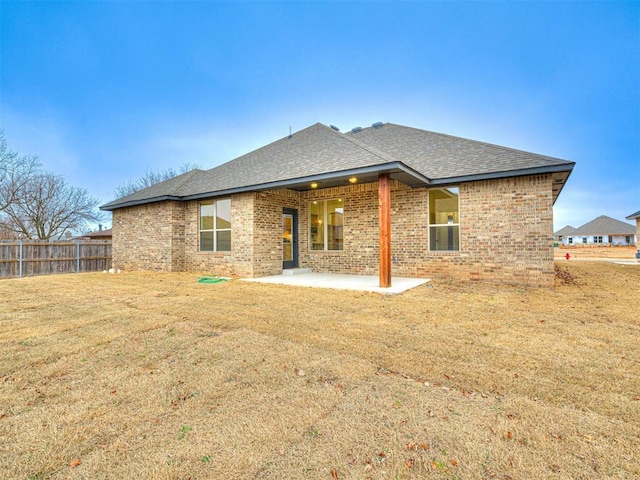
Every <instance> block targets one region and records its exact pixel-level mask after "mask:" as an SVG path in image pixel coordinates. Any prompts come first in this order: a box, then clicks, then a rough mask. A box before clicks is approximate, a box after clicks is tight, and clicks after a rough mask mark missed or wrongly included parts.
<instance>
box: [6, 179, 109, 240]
mask: <svg viewBox="0 0 640 480" xmlns="http://www.w3.org/2000/svg"><path fill="white" fill-rule="evenodd" d="M16 196H17V200H16V201H14V202H12V203H11V204H9V205H8V206H7V207H6V208H5V210H4V212H2V216H1V217H0V229H2V228H4V229H5V230H7V231H10V232H14V233H15V234H18V235H20V236H22V237H24V238H28V239H40V240H49V239H51V238H56V237H62V236H63V235H65V234H66V233H67V232H72V231H81V230H83V229H85V228H86V227H87V225H88V224H89V223H90V222H97V221H99V220H100V219H101V218H102V214H101V213H100V212H99V211H98V210H97V207H98V204H99V203H100V202H99V200H98V199H97V198H94V197H91V196H89V194H88V193H87V191H86V190H85V189H82V188H77V187H72V186H70V185H68V184H67V182H66V181H65V180H64V178H62V177H61V176H58V175H54V174H52V173H38V174H35V175H31V176H30V177H29V180H28V181H27V182H26V184H24V185H22V187H21V188H20V189H19V190H18V192H17V194H16Z"/></svg>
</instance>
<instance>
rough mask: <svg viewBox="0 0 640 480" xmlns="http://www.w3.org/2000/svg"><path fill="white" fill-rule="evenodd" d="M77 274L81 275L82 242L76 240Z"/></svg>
mask: <svg viewBox="0 0 640 480" xmlns="http://www.w3.org/2000/svg"><path fill="white" fill-rule="evenodd" d="M76 273H80V240H76Z"/></svg>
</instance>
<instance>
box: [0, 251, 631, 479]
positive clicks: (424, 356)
mask: <svg viewBox="0 0 640 480" xmlns="http://www.w3.org/2000/svg"><path fill="white" fill-rule="evenodd" d="M559 266H560V267H561V269H560V271H561V272H563V273H562V275H558V277H557V287H556V289H555V290H553V291H549V290H523V289H520V288H517V287H508V286H507V287H505V286H501V287H497V286H491V285H485V284H474V285H469V284H466V285H459V284H455V283H442V282H433V283H432V284H430V285H427V286H422V287H419V288H416V289H414V290H411V291H409V292H406V293H405V294H403V295H399V296H382V295H377V294H369V293H362V292H348V291H332V290H324V289H313V288H292V287H284V286H278V285H264V284H255V283H247V282H242V281H238V280H234V281H230V282H225V283H221V284H217V285H208V284H199V283H197V280H198V278H200V277H201V276H199V275H193V274H151V273H123V274H120V275H103V274H81V275H64V276H62V275H61V276H50V277H37V278H27V279H22V280H6V281H2V282H0V352H1V355H0V438H2V439H10V441H2V442H0V478H12V479H13V478H23V479H29V478H31V479H36V478H37V479H45V478H46V479H49V478H51V479H62V478H69V479H80V478H98V479H99V478H159V479H165V478H166V479H169V478H192V479H196V478H241V479H252V478H260V479H263V478H265V479H269V478H273V479H276V478H309V479H318V478H327V479H332V478H340V479H347V478H358V479H361V478H362V479H364V478H371V479H387V478H393V479H395V478H401V479H412V478H425V477H426V476H429V478H443V479H444V478H446V479H452V478H458V479H477V478H497V479H503V480H506V479H536V478H541V479H542V478H633V477H638V476H640V467H639V466H638V463H637V458H640V426H639V425H638V418H640V374H639V372H640V304H639V303H638V301H637V299H638V294H639V293H640V292H639V290H638V285H640V269H638V268H636V267H633V266H625V265H615V264H609V263H595V262H576V263H571V262H566V263H560V262H559ZM568 280H570V281H568Z"/></svg>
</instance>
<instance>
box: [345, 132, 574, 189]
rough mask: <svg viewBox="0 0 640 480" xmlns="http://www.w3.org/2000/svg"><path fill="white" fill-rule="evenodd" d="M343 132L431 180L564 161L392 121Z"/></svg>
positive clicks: (545, 165) (542, 165)
mask: <svg viewBox="0 0 640 480" xmlns="http://www.w3.org/2000/svg"><path fill="white" fill-rule="evenodd" d="M346 135H348V136H351V137H353V138H356V139H358V140H360V141H361V142H363V143H365V144H367V145H370V146H372V147H375V148H379V149H381V150H384V151H386V152H390V153H392V154H393V156H394V157H395V158H396V159H398V160H399V161H401V162H403V163H405V164H407V165H409V166H410V167H413V168H414V169H415V170H417V171H419V172H421V173H422V174H423V175H425V176H426V177H428V178H429V179H431V180H440V179H446V180H447V181H449V180H451V179H453V178H458V177H468V176H471V175H481V174H489V173H496V172H505V171H514V170H523V169H531V168H536V167H550V166H563V167H566V166H567V164H568V163H571V162H567V161H566V160H560V159H558V158H553V157H548V156H546V155H538V154H535V153H529V152H524V151H521V150H515V149H513V148H508V147H500V146H498V145H492V144H490V143H485V142H479V141H476V140H468V139H466V138H460V137H454V136H451V135H445V134H442V133H435V132H429V131H427V130H420V129H417V128H412V127H404V126H402V125H395V124H393V123H385V124H383V125H382V126H379V127H377V128H376V127H368V128H363V129H362V130H360V131H358V132H353V131H351V132H348V133H346Z"/></svg>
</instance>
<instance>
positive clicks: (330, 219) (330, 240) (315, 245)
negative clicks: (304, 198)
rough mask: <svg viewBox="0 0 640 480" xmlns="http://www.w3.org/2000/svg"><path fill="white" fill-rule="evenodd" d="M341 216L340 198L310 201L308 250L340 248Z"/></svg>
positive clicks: (342, 208) (341, 240)
mask: <svg viewBox="0 0 640 480" xmlns="http://www.w3.org/2000/svg"><path fill="white" fill-rule="evenodd" d="M343 216H344V205H343V202H342V199H341V198H337V199H335V200H314V201H312V202H310V203H309V250H342V249H343V226H342V224H343V223H342V222H343Z"/></svg>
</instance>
